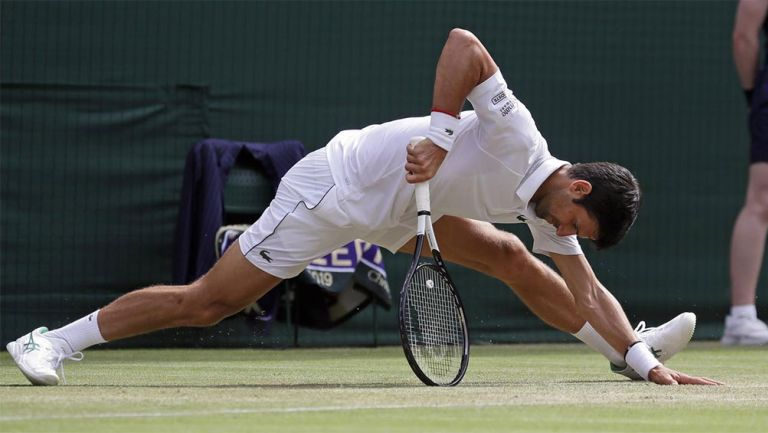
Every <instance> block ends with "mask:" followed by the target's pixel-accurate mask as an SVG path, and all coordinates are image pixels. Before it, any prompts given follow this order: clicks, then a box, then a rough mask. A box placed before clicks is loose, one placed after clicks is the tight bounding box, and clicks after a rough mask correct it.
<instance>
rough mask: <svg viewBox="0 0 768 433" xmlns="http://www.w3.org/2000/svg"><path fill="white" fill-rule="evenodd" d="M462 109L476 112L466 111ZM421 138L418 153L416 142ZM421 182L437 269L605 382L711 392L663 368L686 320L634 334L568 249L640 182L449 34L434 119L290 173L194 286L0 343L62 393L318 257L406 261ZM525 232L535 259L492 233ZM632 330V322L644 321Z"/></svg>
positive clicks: (627, 213)
mask: <svg viewBox="0 0 768 433" xmlns="http://www.w3.org/2000/svg"><path fill="white" fill-rule="evenodd" d="M466 99H469V101H470V102H471V103H472V105H473V107H474V111H467V112H463V113H461V112H460V111H461V108H462V106H463V104H464V102H465V100H466ZM414 136H426V138H425V139H423V140H421V141H420V142H418V143H417V144H415V145H407V146H406V143H408V142H409V140H410V138H411V137H414ZM426 180H429V181H430V190H431V202H432V215H433V218H434V219H435V220H436V223H435V232H436V235H437V237H438V239H439V240H440V245H441V247H442V252H443V257H444V258H445V259H446V260H448V261H452V262H454V263H458V264H460V265H463V266H466V267H468V268H471V269H475V270H477V271H480V272H483V273H486V274H488V275H491V276H493V277H495V278H498V279H500V280H502V281H504V282H505V283H507V284H508V285H509V286H510V287H511V288H512V289H513V290H514V291H515V293H517V295H518V296H519V297H520V298H521V299H522V300H523V301H524V302H525V303H526V305H528V307H529V308H531V310H532V311H533V312H534V313H536V314H537V315H538V316H539V317H541V318H542V320H544V321H545V322H547V323H548V324H550V325H552V326H553V327H555V328H557V329H560V330H562V331H564V332H568V333H571V334H573V335H574V336H576V337H577V338H579V339H580V340H582V341H583V342H585V343H586V344H588V345H589V346H590V347H592V348H594V349H595V350H597V351H598V352H600V353H602V354H603V355H605V356H606V358H608V359H609V360H610V362H611V367H612V369H613V370H614V371H616V372H618V373H621V374H624V375H625V376H628V377H630V378H633V379H641V378H642V379H645V380H649V381H652V382H655V383H659V384H676V383H680V384H716V383H718V382H715V381H712V380H709V379H706V378H701V377H694V376H689V375H686V374H684V373H681V372H678V371H675V370H671V369H669V368H667V367H665V366H664V365H663V364H662V362H663V361H665V360H667V359H669V358H670V357H671V356H672V355H674V354H675V353H677V352H678V351H679V350H681V349H682V348H683V347H684V346H685V345H686V344H687V343H688V341H689V339H690V338H691V336H692V334H693V329H694V326H695V316H694V315H693V314H692V313H684V314H681V315H680V316H678V317H677V318H675V319H673V320H672V321H670V322H668V323H667V324H665V325H663V326H661V327H659V328H653V329H648V330H644V331H643V332H641V330H640V329H638V332H637V333H636V332H633V330H632V328H631V326H630V324H629V322H628V320H627V318H626V315H625V314H624V312H623V310H622V308H621V306H620V305H619V303H618V301H617V300H616V299H615V298H614V297H613V296H612V295H611V294H610V293H609V292H608V290H606V289H605V287H603V286H602V284H601V283H600V282H599V281H598V280H597V278H596V277H595V275H594V273H593V272H592V269H591V268H590V266H589V264H588V262H587V260H586V258H585V257H584V255H583V254H582V251H581V248H580V246H579V243H578V241H577V239H576V236H581V237H584V238H589V239H592V240H593V241H594V242H595V244H596V245H597V246H598V248H605V247H608V246H611V245H613V244H615V243H617V242H618V241H619V240H620V239H621V238H622V237H623V236H624V234H625V233H626V232H627V230H629V228H630V226H631V225H632V223H633V222H634V220H635V217H636V214H637V210H638V207H639V200H640V191H639V187H638V185H637V181H636V180H635V178H634V177H633V176H632V174H631V173H630V172H629V171H628V170H626V169H625V168H623V167H621V166H618V165H615V164H610V163H593V164H576V165H571V164H569V163H568V162H565V161H561V160H558V159H556V158H554V157H552V156H551V155H550V153H549V150H548V147H547V142H546V140H544V138H543V137H542V136H541V134H540V133H539V131H538V129H537V128H536V124H535V123H534V121H533V118H532V117H531V114H530V113H529V112H528V109H527V108H526V107H525V105H523V104H522V102H520V101H519V100H518V99H517V98H516V97H515V96H514V94H513V93H512V91H511V90H509V89H508V88H507V85H506V81H505V80H504V78H503V76H502V75H501V72H500V71H499V70H498V67H497V66H496V64H495V63H494V61H493V59H492V58H491V56H490V55H489V54H488V52H487V51H486V49H485V47H483V45H482V44H481V43H480V41H479V40H478V39H477V38H476V37H475V36H474V35H473V34H472V33H470V32H468V31H465V30H460V29H454V30H452V31H451V32H450V34H449V37H448V39H447V41H446V44H445V46H444V48H443V51H442V54H441V56H440V59H439V61H438V65H437V71H436V76H435V87H434V95H433V111H432V114H431V116H429V117H420V118H409V119H401V120H396V121H393V122H388V123H384V124H381V125H371V126H369V127H367V128H364V129H362V130H353V131H343V132H341V133H339V134H338V135H336V137H334V138H333V139H332V140H331V141H330V142H329V143H328V145H327V146H326V147H325V148H322V149H320V150H317V151H315V152H313V153H311V154H310V155H308V156H307V157H306V158H304V159H303V160H302V161H300V162H298V163H297V164H296V165H295V166H294V167H293V168H292V169H291V170H290V171H289V172H288V173H287V174H286V175H285V177H284V178H283V179H282V182H281V184H280V187H279V188H278V191H277V194H276V197H275V199H274V200H273V201H272V203H271V204H270V206H269V208H268V209H267V210H266V211H265V212H264V214H263V215H262V217H261V218H260V219H259V220H258V221H257V222H256V223H255V224H253V225H252V226H251V227H250V228H249V229H248V230H247V231H246V232H245V233H243V235H242V236H241V237H240V238H239V241H238V248H230V249H229V250H228V251H227V252H226V253H225V254H224V256H223V257H222V258H221V259H220V260H219V261H218V262H217V263H216V265H215V266H214V267H213V268H212V269H211V270H210V271H209V272H208V273H207V274H206V275H204V276H203V277H201V278H200V279H199V280H197V281H195V282H194V283H192V284H189V285H185V286H155V287H148V288H145V289H142V290H137V291H134V292H131V293H128V294H126V295H124V296H122V297H120V298H118V299H117V300H115V301H114V302H112V303H111V304H109V305H107V306H106V307H104V308H102V309H100V310H97V311H96V312H94V313H92V314H91V315H89V316H86V317H84V318H82V319H80V320H77V321H75V322H73V323H71V324H69V325H66V326H64V327H62V328H59V329H56V330H52V331H47V330H46V329H45V328H38V329H36V330H34V331H32V332H30V333H29V334H27V335H24V336H22V337H20V338H19V339H18V340H16V341H14V342H11V343H9V344H8V346H7V347H8V350H9V352H10V353H11V354H12V356H13V358H14V360H15V361H16V363H17V365H19V367H20V368H21V370H22V372H23V373H24V374H25V376H26V377H27V378H28V379H29V380H30V381H31V382H32V383H35V384H44V385H55V384H58V383H59V376H58V374H57V371H56V369H57V368H58V367H59V365H60V363H61V362H62V360H63V359H66V358H69V357H74V356H81V355H78V354H79V351H80V350H83V349H85V348H86V347H89V346H91V345H94V344H98V343H102V342H105V341H112V340H116V339H121V338H126V337H130V336H134V335H140V334H145V333H147V332H151V331H155V330H159V329H165V328H172V327H179V326H210V325H213V324H215V323H217V322H219V321H220V320H222V319H223V318H225V317H227V316H230V315H232V314H235V313H237V312H238V311H240V310H242V309H243V308H244V307H245V306H247V305H249V304H251V303H252V302H254V301H255V300H257V299H259V298H260V297H261V296H263V295H264V294H265V293H267V292H268V291H269V290H271V289H272V288H273V287H274V286H275V285H277V284H278V283H279V282H280V281H281V280H282V279H285V278H290V277H293V276H295V275H297V274H298V273H299V272H301V270H302V269H304V267H305V266H306V265H307V264H308V263H309V262H310V261H311V260H313V259H314V258H316V257H318V256H322V255H324V254H326V253H327V252H328V251H330V250H333V249H334V248H337V247H339V246H341V245H344V244H346V243H347V242H349V241H350V240H352V239H355V238H361V239H364V240H367V241H369V242H372V243H376V244H378V245H381V246H383V247H386V248H388V249H390V250H391V251H395V252H396V251H404V252H410V251H412V248H413V240H412V238H413V236H414V234H415V229H416V212H415V204H414V199H413V194H414V186H413V184H414V183H418V182H423V181H426ZM491 222H498V223H525V224H527V225H528V227H529V228H530V230H531V233H532V234H533V238H534V245H533V250H534V251H535V252H539V253H542V254H547V255H549V256H550V257H551V258H552V260H553V261H554V263H555V264H556V265H557V267H558V269H559V270H560V272H561V274H562V277H561V276H560V275H558V274H557V273H555V272H554V271H553V270H551V269H550V268H549V267H548V266H546V265H545V264H544V263H542V262H541V261H540V260H538V259H536V258H535V257H534V256H533V255H532V254H531V253H529V252H528V251H527V249H526V248H525V246H524V245H523V244H522V242H520V240H519V239H518V238H517V237H515V236H514V235H512V234H510V233H506V232H503V231H500V230H497V229H496V228H494V227H493V226H492V225H491V224H490V223H491ZM641 325H643V324H641Z"/></svg>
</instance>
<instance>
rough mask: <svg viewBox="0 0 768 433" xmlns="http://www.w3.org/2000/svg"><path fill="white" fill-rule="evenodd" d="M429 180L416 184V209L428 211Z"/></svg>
mask: <svg viewBox="0 0 768 433" xmlns="http://www.w3.org/2000/svg"><path fill="white" fill-rule="evenodd" d="M429 208H430V206H429V181H426V182H421V183H417V184H416V210H417V211H419V212H421V211H427V212H429V210H430V209H429Z"/></svg>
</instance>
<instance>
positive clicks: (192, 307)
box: [98, 245, 281, 341]
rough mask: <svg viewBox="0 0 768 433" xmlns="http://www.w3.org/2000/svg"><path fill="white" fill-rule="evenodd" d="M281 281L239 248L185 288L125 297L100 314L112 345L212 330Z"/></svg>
mask: <svg viewBox="0 0 768 433" xmlns="http://www.w3.org/2000/svg"><path fill="white" fill-rule="evenodd" d="M280 281H281V279H280V278H278V277H275V276H273V275H270V274H268V273H266V272H264V271H262V270H261V269H259V268H257V267H256V266H254V265H253V264H252V263H251V262H249V261H248V260H247V259H246V258H245V256H243V253H242V252H241V251H240V248H239V246H238V245H233V247H232V248H229V249H228V250H227V252H226V253H224V255H223V256H222V257H221V259H220V260H219V261H218V262H216V264H215V265H214V266H213V268H211V270H210V271H208V273H206V274H205V275H204V276H202V277H201V278H200V279H198V280H197V281H195V282H194V283H192V284H189V285H185V286H154V287H148V288H146V289H142V290H137V291H134V292H131V293H128V294H126V295H123V296H121V297H120V298H118V299H117V300H115V301H114V302H112V303H111V304H109V305H107V306H106V307H104V308H103V309H101V311H100V312H99V317H98V321H99V329H100V331H101V334H102V336H103V337H104V339H105V340H107V341H113V340H117V339H121V338H126V337H131V336H134V335H141V334H146V333H148V332H152V331H156V330H160V329H165V328H176V327H182V326H192V327H196V326H212V325H215V324H216V323H218V322H220V321H221V320H222V319H224V318H226V317H229V316H231V315H233V314H235V313H237V312H238V311H241V310H242V309H243V308H245V307H246V306H248V305H250V304H252V303H253V302H255V301H256V300H258V299H259V298H261V297H262V296H264V295H265V294H266V293H267V292H268V291H269V290H271V289H272V288H273V287H275V286H276V285H277V284H278V283H279V282H280Z"/></svg>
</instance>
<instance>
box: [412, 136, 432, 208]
mask: <svg viewBox="0 0 768 433" xmlns="http://www.w3.org/2000/svg"><path fill="white" fill-rule="evenodd" d="M424 138H425V137H423V136H420V135H418V136H415V137H411V139H410V140H409V142H410V144H411V145H415V144H416V143H418V142H420V141H421V140H424ZM416 210H417V211H419V212H421V211H427V212H429V210H430V206H429V181H426V182H421V183H417V184H416Z"/></svg>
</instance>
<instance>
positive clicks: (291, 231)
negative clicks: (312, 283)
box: [239, 148, 367, 279]
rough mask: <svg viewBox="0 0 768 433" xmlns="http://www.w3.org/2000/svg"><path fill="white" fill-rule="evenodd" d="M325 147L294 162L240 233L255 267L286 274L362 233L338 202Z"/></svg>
mask: <svg viewBox="0 0 768 433" xmlns="http://www.w3.org/2000/svg"><path fill="white" fill-rule="evenodd" d="M337 193H338V188H337V187H336V186H335V185H334V182H333V177H332V175H331V170H330V167H329V164H328V160H327V159H326V152H325V148H322V149H319V150H316V151H314V152H312V153H310V154H309V155H307V156H306V157H305V158H304V159H302V160H301V161H299V162H297V163H296V164H295V165H294V166H293V167H292V168H291V169H290V170H289V171H288V173H286V175H285V176H284V177H283V179H282V181H281V182H280V186H279V187H278V189H277V194H276V195H275V198H274V199H273V200H272V202H271V203H270V204H269V207H268V208H267V209H266V210H265V211H264V213H263V214H262V215H261V217H260V218H259V220H258V221H256V222H255V223H254V224H253V225H251V226H250V227H249V228H248V230H246V231H245V232H244V233H243V234H242V235H241V236H240V242H239V243H240V250H241V251H242V252H243V255H245V257H246V258H247V259H248V260H249V261H250V262H251V263H253V264H254V265H255V266H256V267H258V268H259V269H261V270H263V271H264V272H267V273H269V274H271V275H274V276H276V277H279V278H283V279H285V278H291V277H294V276H296V275H298V274H299V273H301V271H302V270H304V268H305V267H306V266H307V265H308V264H309V263H310V262H311V261H312V260H314V259H316V258H318V257H322V256H324V255H326V254H328V253H329V252H331V251H333V250H335V249H336V248H339V247H341V246H343V245H346V244H347V243H349V242H351V241H353V240H355V239H357V238H359V237H361V235H362V234H364V233H365V232H366V231H367V230H366V229H365V228H358V229H356V228H355V227H353V225H352V224H351V223H350V221H349V218H348V217H347V216H346V214H345V212H344V211H342V209H341V208H340V207H339V205H338V197H337Z"/></svg>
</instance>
